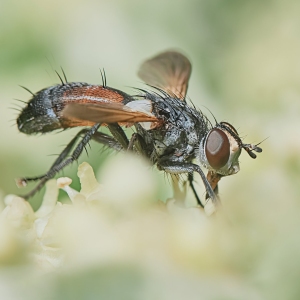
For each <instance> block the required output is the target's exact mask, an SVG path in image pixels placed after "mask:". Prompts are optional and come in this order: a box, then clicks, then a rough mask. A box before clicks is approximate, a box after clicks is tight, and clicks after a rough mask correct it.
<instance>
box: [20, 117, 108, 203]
mask: <svg viewBox="0 0 300 300" xmlns="http://www.w3.org/2000/svg"><path fill="white" fill-rule="evenodd" d="M99 127H100V124H99V123H98V124H95V125H94V126H93V127H92V128H90V129H88V130H87V131H86V133H85V135H84V137H83V138H82V140H81V141H80V143H79V144H78V145H77V147H76V148H75V150H74V151H73V153H72V155H71V157H69V158H66V157H67V155H68V154H69V153H70V151H71V149H72V148H73V146H74V145H75V143H76V141H77V139H78V138H79V136H80V134H82V132H81V131H80V132H79V133H78V134H77V135H76V136H75V137H74V138H73V139H72V140H71V142H70V143H69V144H68V145H67V147H66V148H65V149H64V150H63V152H62V153H61V154H60V155H59V156H58V158H57V159H56V160H55V162H54V163H53V164H52V166H51V168H50V170H49V171H48V172H47V173H45V174H43V175H41V176H38V177H28V178H21V179H19V180H18V182H17V183H18V185H19V186H25V185H26V184H27V182H28V181H37V180H41V181H40V182H39V184H38V185H37V186H36V187H35V188H34V189H33V190H32V191H31V192H29V193H28V194H26V195H24V196H22V197H23V198H24V199H28V198H30V197H32V196H33V195H34V194H35V193H36V192H37V191H39V190H40V189H41V188H42V187H43V186H44V185H45V183H46V182H47V181H48V180H49V179H51V178H53V177H54V176H55V175H56V173H58V172H59V171H60V170H62V169H63V168H64V167H66V166H67V165H69V164H70V163H72V162H73V161H75V160H77V159H78V157H79V156H80V154H81V153H82V151H83V149H84V147H85V146H86V145H87V143H88V142H89V141H90V140H91V138H92V137H93V135H94V134H95V133H96V132H97V130H98V128H99ZM105 136H106V135H105ZM107 137H108V136H107Z"/></svg>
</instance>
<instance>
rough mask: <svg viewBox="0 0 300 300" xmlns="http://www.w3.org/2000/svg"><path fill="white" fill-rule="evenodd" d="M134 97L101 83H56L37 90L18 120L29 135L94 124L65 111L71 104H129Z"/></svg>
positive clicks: (20, 127)
mask: <svg viewBox="0 0 300 300" xmlns="http://www.w3.org/2000/svg"><path fill="white" fill-rule="evenodd" d="M130 101H131V97H130V96H129V95H127V94H126V93H123V92H122V91H119V90H116V89H112V88H109V87H105V86H101V85H90V84H88V83H80V82H72V83H66V84H62V85H56V86H53V87H49V88H46V89H43V90H41V91H39V92H38V93H36V94H35V95H34V96H33V98H32V99H31V100H30V101H29V102H28V104H27V106H26V107H25V108H24V109H23V110H22V112H21V114H20V115H19V117H18V119H17V124H18V128H19V130H20V131H21V132H23V133H26V134H34V133H46V132H49V131H53V130H56V129H60V128H70V127H76V126H92V125H93V124H94V123H92V122H89V121H81V120H76V119H71V118H66V117H64V116H63V115H62V110H63V109H64V107H65V106H66V105H67V104H69V103H72V102H73V103H95V104H97V103H102V104H103V103H112V102H122V103H124V104H126V103H127V102H130Z"/></svg>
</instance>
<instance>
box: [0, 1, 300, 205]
mask: <svg viewBox="0 0 300 300" xmlns="http://www.w3.org/2000/svg"><path fill="white" fill-rule="evenodd" d="M169 48H179V49H182V50H183V51H184V52H185V53H186V54H187V55H188V57H189V58H190V59H191V61H192V64H193V72H192V77H191V81H190V87H189V91H188V96H189V97H190V98H191V99H192V100H193V102H194V103H195V104H196V105H198V106H200V107H201V108H202V109H203V110H204V111H205V113H207V115H209V114H210V113H209V112H208V110H207V109H206V107H207V108H209V109H210V110H211V111H212V112H213V113H214V115H215V117H216V118H217V119H218V120H219V121H221V120H226V121H229V122H231V123H232V124H234V125H235V127H236V128H237V129H238V130H239V132H240V133H241V135H242V136H243V137H245V141H247V142H249V143H250V142H259V141H261V140H263V139H265V138H267V137H268V139H267V140H266V141H265V142H263V144H262V148H263V149H264V152H263V153H262V154H261V155H259V157H258V158H257V159H256V160H252V159H251V158H250V157H249V156H248V155H247V154H245V153H243V154H242V156H241V172H240V173H239V174H238V175H235V176H233V177H231V178H226V179H224V180H222V182H221V186H220V188H221V196H222V199H223V201H224V202H226V199H228V198H232V197H234V198H236V201H251V199H253V198H254V197H255V198H260V199H261V201H264V199H265V197H268V198H274V197H276V198H279V199H282V201H284V199H285V197H298V195H299V190H300V188H299V169H300V162H299V149H300V142H299V125H298V124H299V112H300V102H299V100H300V99H299V96H300V94H299V91H300V2H299V1H292V0H290V1H276V0H268V1H261V0H254V1H237V0H236V1H234V0H231V1H229V0H228V1H221V0H202V1H196V0H194V1H191V0H183V1H174V0H168V1H161V0H152V1H138V0H129V1H121V0H119V1H80V0H73V1H61V0H60V1H58V0H47V1H40V0H28V1H4V0H1V1H0V105H1V106H0V121H1V125H0V136H1V147H0V182H1V184H0V189H1V191H2V193H3V194H7V193H20V192H21V191H20V190H18V189H17V188H16V186H15V183H14V178H16V177H19V176H24V175H28V176H30V175H31V176H32V175H37V174H41V173H43V172H45V171H46V170H47V169H48V167H49V166H50V164H51V163H52V161H53V160H54V157H53V156H49V155H50V154H58V153H59V152H60V151H61V149H62V145H64V144H66V143H67V142H68V141H69V140H70V139H71V137H73V136H74V134H75V133H76V132H77V130H78V129H73V130H68V131H66V132H63V133H60V134H47V135H44V136H26V135H24V134H21V133H19V132H18V130H17V127H16V126H15V125H14V121H12V120H14V119H15V118H16V116H17V112H16V111H14V110H12V109H10V107H14V105H15V104H19V103H18V102H17V101H14V100H13V99H14V98H16V99H22V100H26V101H27V100H28V99H29V98H30V94H28V93H27V92H26V91H24V90H22V89H21V88H20V87H18V85H24V86H26V87H28V88H29V89H31V90H32V91H34V92H36V91H38V90H40V89H42V88H44V87H47V86H50V85H53V84H56V83H58V82H59V80H58V78H57V76H56V75H55V73H54V71H53V68H54V69H59V68H60V66H63V68H64V70H65V72H66V74H67V77H68V79H69V81H85V82H89V83H93V84H97V83H99V84H100V83H101V76H100V73H99V68H100V67H101V68H105V70H106V74H107V81H108V85H109V86H112V87H114V88H118V89H121V90H123V91H125V92H128V93H132V92H133V90H132V89H131V88H130V87H131V86H134V87H142V86H143V85H142V83H141V81H140V80H139V79H138V78H137V76H136V71H137V68H138V66H139V64H140V63H141V62H142V61H143V60H144V59H145V58H147V57H149V56H152V55H154V54H156V53H158V52H160V51H163V50H165V49H169ZM21 105H22V103H21ZM202 105H203V106H202ZM92 148H93V151H90V157H89V159H88V160H87V161H88V162H89V163H90V164H91V165H92V166H94V168H95V169H97V168H98V166H99V165H100V164H101V160H102V157H105V155H107V154H105V155H104V156H103V155H101V152H99V149H100V147H99V146H98V145H97V144H94V143H92ZM86 159H87V158H86V155H83V157H81V159H80V161H84V160H86ZM76 169H77V167H76V164H74V166H73V167H69V168H67V169H66V170H65V172H64V175H67V176H71V177H72V178H73V179H75V178H76V176H75V173H76ZM198 181H200V179H198ZM75 184H76V182H75ZM166 184H167V185H168V183H166ZM116 185H117V183H116ZM160 185H161V186H162V187H163V186H164V180H163V179H162V180H161V184H160ZM75 186H76V185H75ZM30 187H32V185H31V186H30ZM162 189H163V188H162ZM41 195H42V194H41V193H40V194H39V196H38V198H41ZM160 195H163V192H160ZM38 198H36V201H39V199H38ZM36 203H38V202H36ZM35 205H36V204H35ZM271 209H272V210H273V209H274V210H276V207H274V208H271Z"/></svg>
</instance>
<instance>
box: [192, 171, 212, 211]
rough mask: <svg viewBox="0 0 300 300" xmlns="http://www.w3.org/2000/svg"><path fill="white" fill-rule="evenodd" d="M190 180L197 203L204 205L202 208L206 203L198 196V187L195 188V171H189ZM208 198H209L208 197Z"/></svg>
mask: <svg viewBox="0 0 300 300" xmlns="http://www.w3.org/2000/svg"><path fill="white" fill-rule="evenodd" d="M188 181H189V183H190V186H191V188H192V191H193V193H194V196H195V198H196V200H197V203H198V204H199V205H200V206H201V207H202V208H204V205H203V204H202V202H201V200H200V198H199V196H198V194H197V191H196V189H195V187H194V174H193V173H189V175H188ZM206 196H207V197H208V194H207V193H206ZM206 199H207V198H206Z"/></svg>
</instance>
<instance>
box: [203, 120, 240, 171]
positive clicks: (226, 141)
mask: <svg viewBox="0 0 300 300" xmlns="http://www.w3.org/2000/svg"><path fill="white" fill-rule="evenodd" d="M240 154H241V142H240V138H239V136H238V133H237V131H236V130H235V129H234V127H233V126H232V125H230V124H228V123H225V122H221V123H220V124H217V125H216V126H215V127H214V128H212V129H211V130H210V131H209V132H208V133H207V135H205V136H204V137H203V138H202V140H201V141H200V147H199V159H200V163H201V164H202V165H203V166H204V167H205V168H207V169H209V170H213V171H214V172H216V173H218V174H221V175H223V176H227V175H232V174H235V173H237V172H238V171H239V170H240V166H239V161H238V158H239V156H240Z"/></svg>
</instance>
